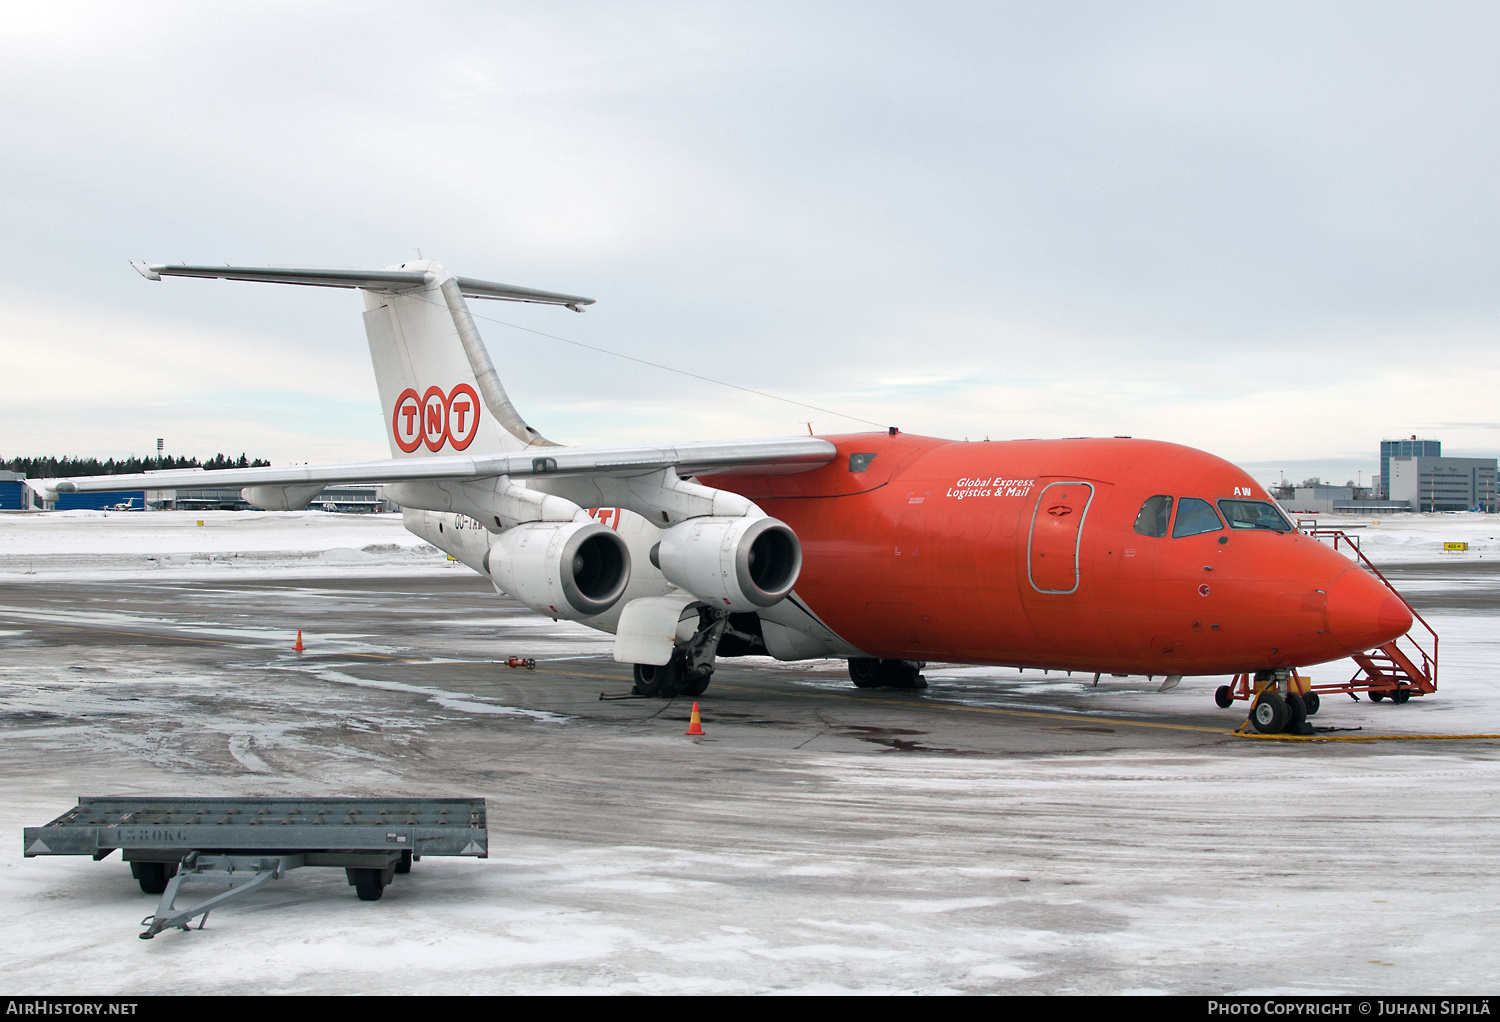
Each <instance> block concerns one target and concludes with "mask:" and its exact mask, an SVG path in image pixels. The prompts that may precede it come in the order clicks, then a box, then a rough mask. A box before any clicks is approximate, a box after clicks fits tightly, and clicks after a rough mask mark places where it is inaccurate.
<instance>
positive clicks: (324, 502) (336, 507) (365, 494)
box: [0, 471, 401, 512]
mask: <svg viewBox="0 0 1500 1022" xmlns="http://www.w3.org/2000/svg"><path fill="white" fill-rule="evenodd" d="M307 506H308V509H309V510H312V511H354V512H359V511H400V510H401V505H399V504H397V503H395V502H394V501H391V500H388V499H386V497H385V494H384V488H383V487H381V486H371V485H359V484H353V485H348V486H329V487H327V488H326V489H324V490H323V492H321V493H319V494H318V495H317V496H316V497H314V498H313V499H312V503H310V504H308V505H307ZM249 507H250V503H249V501H247V500H245V498H244V496H243V494H242V493H241V492H240V488H239V487H237V486H236V487H231V488H222V487H201V488H197V489H176V490H111V491H110V492H108V493H59V494H58V495H57V500H56V502H49V503H48V504H47V506H46V507H43V506H41V504H40V503H39V500H38V498H37V495H36V492H35V491H34V490H32V489H31V488H29V487H28V486H27V485H26V476H25V474H24V473H20V472H7V471H0V511H76V510H91V511H244V510H247V509H248V508H249Z"/></svg>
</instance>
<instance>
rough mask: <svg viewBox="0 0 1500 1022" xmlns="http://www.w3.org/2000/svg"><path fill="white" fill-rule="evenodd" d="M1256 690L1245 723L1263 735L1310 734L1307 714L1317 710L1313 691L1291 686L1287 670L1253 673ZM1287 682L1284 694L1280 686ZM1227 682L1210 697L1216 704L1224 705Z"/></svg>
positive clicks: (1316, 700) (1316, 699)
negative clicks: (1296, 689) (1300, 689)
mask: <svg viewBox="0 0 1500 1022" xmlns="http://www.w3.org/2000/svg"><path fill="white" fill-rule="evenodd" d="M1255 682H1256V686H1257V691H1256V695H1255V702H1254V703H1252V704H1251V706H1250V719H1249V720H1248V721H1247V723H1248V724H1249V725H1250V726H1251V727H1252V728H1254V729H1255V730H1256V731H1258V732H1259V733H1260V734H1263V735H1280V734H1292V735H1310V734H1313V733H1314V732H1313V729H1312V727H1311V725H1309V724H1308V723H1307V717H1308V714H1311V713H1317V712H1318V708H1319V703H1318V697H1317V695H1316V693H1313V692H1308V693H1307V694H1306V695H1303V694H1301V693H1299V692H1297V691H1295V690H1294V689H1292V687H1291V683H1290V682H1291V672H1290V671H1285V670H1281V671H1263V672H1261V673H1259V674H1257V675H1256V676H1255ZM1283 683H1285V684H1286V686H1287V693H1286V695H1282V694H1281V691H1280V686H1281V685H1282V684H1283ZM1228 689H1229V686H1228V685H1224V686H1222V687H1221V688H1220V691H1219V693H1215V695H1214V698H1215V700H1216V701H1218V702H1219V705H1220V706H1223V705H1225V703H1224V702H1223V701H1222V700H1223V695H1221V694H1220V693H1224V694H1228V691H1227V690H1228Z"/></svg>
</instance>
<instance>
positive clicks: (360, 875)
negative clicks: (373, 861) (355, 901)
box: [354, 867, 385, 901]
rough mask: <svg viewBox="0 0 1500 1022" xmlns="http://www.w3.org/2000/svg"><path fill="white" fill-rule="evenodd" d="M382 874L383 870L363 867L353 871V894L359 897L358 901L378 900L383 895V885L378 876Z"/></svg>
mask: <svg viewBox="0 0 1500 1022" xmlns="http://www.w3.org/2000/svg"><path fill="white" fill-rule="evenodd" d="M384 872H385V870H381V869H367V868H365V867H359V868H358V869H356V870H355V871H354V893H355V894H357V895H359V900H360V901H379V900H380V896H381V895H382V894H384V893H385V885H384V884H382V883H381V882H380V880H381V876H380V874H382V873H384Z"/></svg>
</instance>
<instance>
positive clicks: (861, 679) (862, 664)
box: [849, 657, 881, 688]
mask: <svg viewBox="0 0 1500 1022" xmlns="http://www.w3.org/2000/svg"><path fill="white" fill-rule="evenodd" d="M880 665H881V661H879V660H876V659H875V658H873V657H855V658H853V659H852V660H850V661H849V680H850V681H852V682H854V687H855V688H877V687H879V686H880V684H881V679H880Z"/></svg>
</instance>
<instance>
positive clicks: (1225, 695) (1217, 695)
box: [1214, 685, 1234, 710]
mask: <svg viewBox="0 0 1500 1022" xmlns="http://www.w3.org/2000/svg"><path fill="white" fill-rule="evenodd" d="M1214 702H1216V703H1218V704H1219V709H1221V710H1227V709H1229V708H1230V707H1231V706H1233V705H1234V693H1233V692H1231V691H1230V690H1229V686H1228V685H1220V686H1219V687H1218V688H1216V689H1214Z"/></svg>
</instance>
